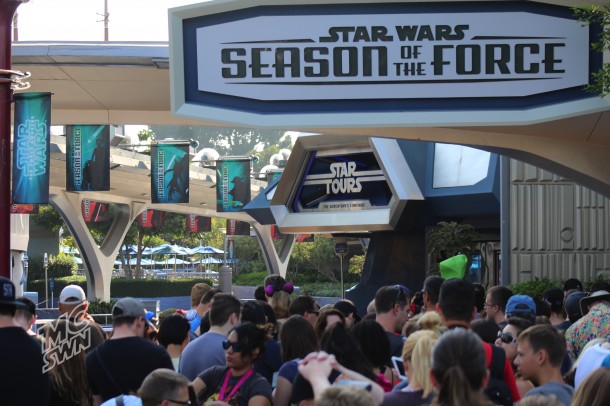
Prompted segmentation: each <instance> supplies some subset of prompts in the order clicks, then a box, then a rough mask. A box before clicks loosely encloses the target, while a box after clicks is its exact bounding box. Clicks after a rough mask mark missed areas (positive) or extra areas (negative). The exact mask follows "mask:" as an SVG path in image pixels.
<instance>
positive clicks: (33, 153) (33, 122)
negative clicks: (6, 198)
mask: <svg viewBox="0 0 610 406" xmlns="http://www.w3.org/2000/svg"><path fill="white" fill-rule="evenodd" d="M14 98H15V117H14V140H13V193H12V197H13V203H15V204H47V203H48V202H49V172H50V158H51V157H50V136H51V132H50V129H51V93H47V92H44V93H20V94H15V96H14Z"/></svg>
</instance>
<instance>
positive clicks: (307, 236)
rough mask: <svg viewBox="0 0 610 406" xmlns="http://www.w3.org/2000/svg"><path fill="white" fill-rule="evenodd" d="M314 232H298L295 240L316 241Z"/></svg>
mask: <svg viewBox="0 0 610 406" xmlns="http://www.w3.org/2000/svg"><path fill="white" fill-rule="evenodd" d="M314 241H315V240H314V237H313V234H297V236H296V238H295V242H314Z"/></svg>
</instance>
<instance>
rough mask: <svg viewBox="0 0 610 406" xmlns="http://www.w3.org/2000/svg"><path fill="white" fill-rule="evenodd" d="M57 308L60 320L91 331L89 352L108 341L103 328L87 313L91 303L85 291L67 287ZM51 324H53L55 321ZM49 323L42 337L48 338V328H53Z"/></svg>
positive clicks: (42, 331)
mask: <svg viewBox="0 0 610 406" xmlns="http://www.w3.org/2000/svg"><path fill="white" fill-rule="evenodd" d="M57 308H58V309H59V314H60V316H59V317H60V318H62V319H67V320H69V321H71V322H73V323H74V324H76V325H77V326H79V330H83V331H84V330H88V331H90V332H89V333H86V334H87V335H89V336H90V337H91V345H90V346H89V347H88V348H87V352H89V351H91V350H92V349H93V348H95V347H97V346H98V345H100V344H101V343H103V342H104V341H105V340H106V333H104V330H103V329H102V327H101V326H100V325H99V324H97V323H96V322H95V320H93V318H92V317H91V316H90V315H89V314H88V313H87V310H89V302H88V301H87V295H86V294H85V291H84V290H83V288H81V287H80V286H78V285H67V286H65V287H64V288H63V289H62V290H61V293H60V294H59V303H58V304H57ZM49 323H53V321H50V322H49ZM49 323H47V324H45V325H44V326H43V328H42V329H41V332H40V334H41V335H43V336H46V335H47V331H46V330H47V328H52V327H49Z"/></svg>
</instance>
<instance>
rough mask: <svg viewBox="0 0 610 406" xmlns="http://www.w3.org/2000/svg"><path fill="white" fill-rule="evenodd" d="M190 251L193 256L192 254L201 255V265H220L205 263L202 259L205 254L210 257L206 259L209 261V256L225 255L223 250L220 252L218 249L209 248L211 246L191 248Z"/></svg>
mask: <svg viewBox="0 0 610 406" xmlns="http://www.w3.org/2000/svg"><path fill="white" fill-rule="evenodd" d="M189 251H190V252H191V255H192V254H199V263H200V264H204V263H205V264H215V263H218V262H207V261H204V260H203V258H202V255H203V254H205V255H208V257H206V259H209V258H210V257H209V255H212V254H224V253H225V252H224V251H223V250H220V249H218V248H216V247H212V246H209V245H200V246H198V247H195V248H191V249H190V250H189Z"/></svg>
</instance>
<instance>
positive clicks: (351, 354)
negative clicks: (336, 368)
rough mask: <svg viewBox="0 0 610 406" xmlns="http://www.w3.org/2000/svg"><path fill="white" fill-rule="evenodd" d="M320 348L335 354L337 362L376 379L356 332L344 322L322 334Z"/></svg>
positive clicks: (371, 378)
mask: <svg viewBox="0 0 610 406" xmlns="http://www.w3.org/2000/svg"><path fill="white" fill-rule="evenodd" d="M320 349H321V350H322V351H326V352H327V353H329V354H332V355H334V356H335V358H336V360H337V362H338V363H339V364H341V365H343V366H344V367H345V368H347V369H349V370H352V371H355V372H357V373H359V374H361V375H363V376H365V377H366V378H368V379H370V380H371V381H373V382H375V381H376V378H377V377H376V375H375V372H374V371H373V365H371V363H370V362H369V360H368V359H367V358H366V356H365V355H364V352H363V351H362V347H360V343H359V342H358V340H357V339H356V337H355V336H354V334H352V332H351V331H349V330H348V329H347V328H346V327H345V325H344V324H341V323H336V324H335V325H334V326H332V327H331V328H330V329H329V330H327V331H326V332H325V333H324V334H323V335H322V339H321V340H320Z"/></svg>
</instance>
